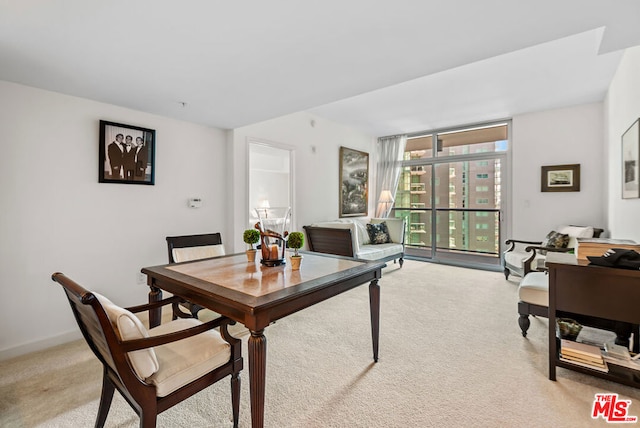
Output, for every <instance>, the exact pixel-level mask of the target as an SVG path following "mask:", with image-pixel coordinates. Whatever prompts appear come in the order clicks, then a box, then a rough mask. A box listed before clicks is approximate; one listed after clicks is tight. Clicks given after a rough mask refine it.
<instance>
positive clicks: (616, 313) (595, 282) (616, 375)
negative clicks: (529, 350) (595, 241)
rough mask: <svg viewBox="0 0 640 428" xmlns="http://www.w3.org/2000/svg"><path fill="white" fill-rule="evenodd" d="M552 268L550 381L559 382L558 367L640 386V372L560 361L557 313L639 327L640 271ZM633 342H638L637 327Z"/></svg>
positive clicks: (585, 265) (581, 265)
mask: <svg viewBox="0 0 640 428" xmlns="http://www.w3.org/2000/svg"><path fill="white" fill-rule="evenodd" d="M547 267H548V269H549V379H551V380H556V367H564V368H567V369H571V370H575V371H578V372H581V373H586V374H590V375H593V376H598V377H601V378H604V379H608V380H611V381H614V382H618V383H622V384H625V385H630V386H633V387H636V388H638V387H640V371H638V370H632V369H627V368H624V367H621V366H617V365H613V364H609V372H608V373H604V372H599V371H597V370H591V369H589V368H585V367H580V366H577V365H575V364H571V363H569V362H565V361H560V359H559V357H558V351H559V349H558V342H559V341H558V339H557V336H556V311H559V312H571V313H575V314H582V315H587V316H593V317H598V318H603V319H610V320H616V321H621V322H626V323H630V324H634V325H638V324H640V271H635V270H627V269H615V268H607V267H601V266H593V265H589V264H588V262H587V261H579V264H577V265H570V264H563V263H547ZM634 333H635V334H634V341H638V340H639V338H638V337H637V333H638V331H637V328H636V329H635V330H634Z"/></svg>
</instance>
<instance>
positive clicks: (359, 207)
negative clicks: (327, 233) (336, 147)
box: [340, 147, 369, 217]
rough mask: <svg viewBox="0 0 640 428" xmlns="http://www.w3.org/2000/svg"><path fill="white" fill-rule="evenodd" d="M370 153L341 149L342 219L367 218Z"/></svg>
mask: <svg viewBox="0 0 640 428" xmlns="http://www.w3.org/2000/svg"><path fill="white" fill-rule="evenodd" d="M368 184H369V153H367V152H361V151H358V150H353V149H348V148H346V147H340V217H357V216H366V215H367V213H368V208H369V197H368Z"/></svg>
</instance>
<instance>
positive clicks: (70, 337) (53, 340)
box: [0, 308, 171, 361]
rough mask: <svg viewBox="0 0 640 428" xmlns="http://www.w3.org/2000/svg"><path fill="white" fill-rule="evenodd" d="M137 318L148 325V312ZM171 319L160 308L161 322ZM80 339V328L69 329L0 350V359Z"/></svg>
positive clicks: (169, 313) (168, 314)
mask: <svg viewBox="0 0 640 428" xmlns="http://www.w3.org/2000/svg"><path fill="white" fill-rule="evenodd" d="M137 315H138V318H140V320H141V321H142V322H143V323H144V324H145V325H146V326H148V325H149V316H148V312H140V313H138V314H137ZM169 321H171V311H170V309H164V308H163V310H162V318H161V323H163V324H164V323H166V322H169ZM79 339H82V333H81V332H80V329H78V328H76V329H75V330H70V331H68V332H66V333H62V334H59V335H56V336H52V337H47V338H46V339H41V340H36V341H34V342H29V343H25V344H22V345H18V346H14V347H12V348H7V349H3V350H0V361H5V360H9V359H11V358H15V357H20V356H22V355H25V354H28V353H30V352H37V351H42V350H43V349H47V348H51V347H52V346H57V345H62V344H63V343H67V342H73V341H74V340H79Z"/></svg>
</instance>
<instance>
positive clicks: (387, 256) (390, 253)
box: [304, 217, 405, 267]
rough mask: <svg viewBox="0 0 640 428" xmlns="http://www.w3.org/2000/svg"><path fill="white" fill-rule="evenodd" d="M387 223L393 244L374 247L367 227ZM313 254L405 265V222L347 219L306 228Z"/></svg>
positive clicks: (308, 242) (392, 219)
mask: <svg viewBox="0 0 640 428" xmlns="http://www.w3.org/2000/svg"><path fill="white" fill-rule="evenodd" d="M382 222H385V223H386V225H387V229H388V231H389V237H390V238H391V241H392V242H390V243H385V244H372V243H371V241H370V239H369V234H368V232H367V223H372V224H379V223H382ZM304 229H305V231H306V233H307V244H308V246H309V250H310V251H315V252H319V253H328V254H336V255H339V256H347V257H355V258H357V259H364V260H380V261H389V260H394V261H395V260H398V262H399V263H400V266H401V267H402V263H403V262H404V238H405V222H404V219H402V218H361V217H358V218H348V219H340V220H333V221H327V222H321V223H314V224H311V225H309V226H304Z"/></svg>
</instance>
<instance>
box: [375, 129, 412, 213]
mask: <svg viewBox="0 0 640 428" xmlns="http://www.w3.org/2000/svg"><path fill="white" fill-rule="evenodd" d="M406 145H407V136H406V135H393V136H391V137H381V138H378V145H377V152H378V153H377V155H378V171H377V174H378V175H377V180H376V193H375V195H376V198H378V208H377V209H376V217H378V218H385V217H387V216H388V215H389V213H390V212H391V208H392V206H393V203H392V202H391V203H390V202H380V195H381V194H382V192H383V191H385V190H388V191H389V192H390V193H391V197H392V198H394V199H395V196H396V189H397V188H398V178H399V177H400V169H401V168H402V157H403V154H404V149H405V146H406Z"/></svg>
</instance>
